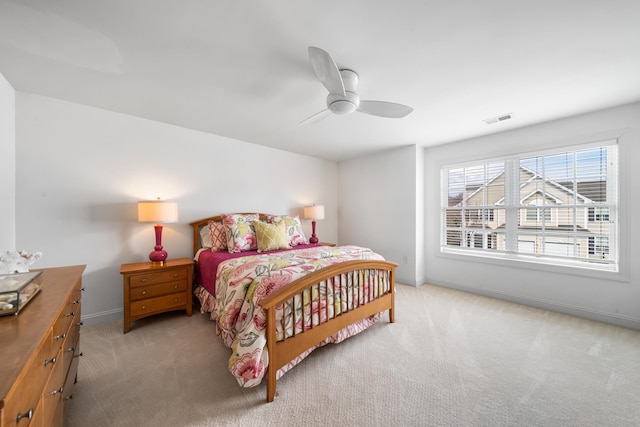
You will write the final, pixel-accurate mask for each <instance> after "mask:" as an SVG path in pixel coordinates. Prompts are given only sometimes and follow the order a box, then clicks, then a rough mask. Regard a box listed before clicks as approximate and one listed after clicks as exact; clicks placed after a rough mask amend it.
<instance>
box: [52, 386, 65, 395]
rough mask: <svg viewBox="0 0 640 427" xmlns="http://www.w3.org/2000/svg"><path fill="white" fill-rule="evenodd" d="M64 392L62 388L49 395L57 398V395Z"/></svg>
mask: <svg viewBox="0 0 640 427" xmlns="http://www.w3.org/2000/svg"><path fill="white" fill-rule="evenodd" d="M63 390H64V388H63V387H60V388H59V389H57V390H53V391H52V392H51V393H49V394H50V395H52V396H55V395H56V394H58V393H62V391H63Z"/></svg>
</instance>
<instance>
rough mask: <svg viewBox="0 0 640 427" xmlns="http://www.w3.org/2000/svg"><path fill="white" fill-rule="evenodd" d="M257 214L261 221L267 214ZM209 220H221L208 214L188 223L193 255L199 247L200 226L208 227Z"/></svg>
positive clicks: (245, 213) (218, 216)
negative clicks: (191, 237) (191, 236)
mask: <svg viewBox="0 0 640 427" xmlns="http://www.w3.org/2000/svg"><path fill="white" fill-rule="evenodd" d="M254 213H256V212H239V214H241V215H249V214H254ZM258 215H260V220H261V221H265V220H266V219H267V215H268V214H264V213H258ZM209 221H213V222H222V216H220V215H216V216H210V217H208V218H202V219H199V220H197V221H193V222H190V223H189V225H190V226H191V227H192V228H193V255H195V254H196V252H198V249H200V230H201V229H202V227H208V226H209Z"/></svg>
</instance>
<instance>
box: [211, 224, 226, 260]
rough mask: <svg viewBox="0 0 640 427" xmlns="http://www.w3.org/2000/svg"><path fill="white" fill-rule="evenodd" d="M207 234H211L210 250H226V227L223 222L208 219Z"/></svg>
mask: <svg viewBox="0 0 640 427" xmlns="http://www.w3.org/2000/svg"><path fill="white" fill-rule="evenodd" d="M209 236H211V252H218V251H226V250H227V229H226V228H225V226H224V225H223V224H220V223H219V222H214V221H209Z"/></svg>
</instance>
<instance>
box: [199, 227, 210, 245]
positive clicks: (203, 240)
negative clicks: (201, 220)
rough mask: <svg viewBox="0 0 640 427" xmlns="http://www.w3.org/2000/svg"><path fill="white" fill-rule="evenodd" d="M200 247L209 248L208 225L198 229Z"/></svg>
mask: <svg viewBox="0 0 640 427" xmlns="http://www.w3.org/2000/svg"><path fill="white" fill-rule="evenodd" d="M200 247H201V248H207V249H210V248H211V233H209V226H208V225H206V226H204V227H201V228H200Z"/></svg>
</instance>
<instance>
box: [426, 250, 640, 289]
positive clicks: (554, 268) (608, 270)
mask: <svg viewBox="0 0 640 427" xmlns="http://www.w3.org/2000/svg"><path fill="white" fill-rule="evenodd" d="M438 257H442V258H448V259H454V260H457V261H468V262H480V263H483V264H492V265H496V266H500V267H510V268H514V267H515V268H524V269H530V270H536V271H545V272H549V273H555V274H568V275H572V276H584V277H590V278H596V279H603V280H614V281H618V282H629V279H628V278H627V277H625V276H624V275H623V274H622V273H621V272H620V271H619V269H618V267H617V266H616V265H602V264H594V265H584V264H583V263H579V262H570V261H558V262H554V261H553V260H547V259H545V260H542V259H539V258H536V257H530V256H522V255H514V254H505V253H496V254H487V253H486V252H470V251H461V250H456V249H452V248H441V249H440V251H439V252H438Z"/></svg>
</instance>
